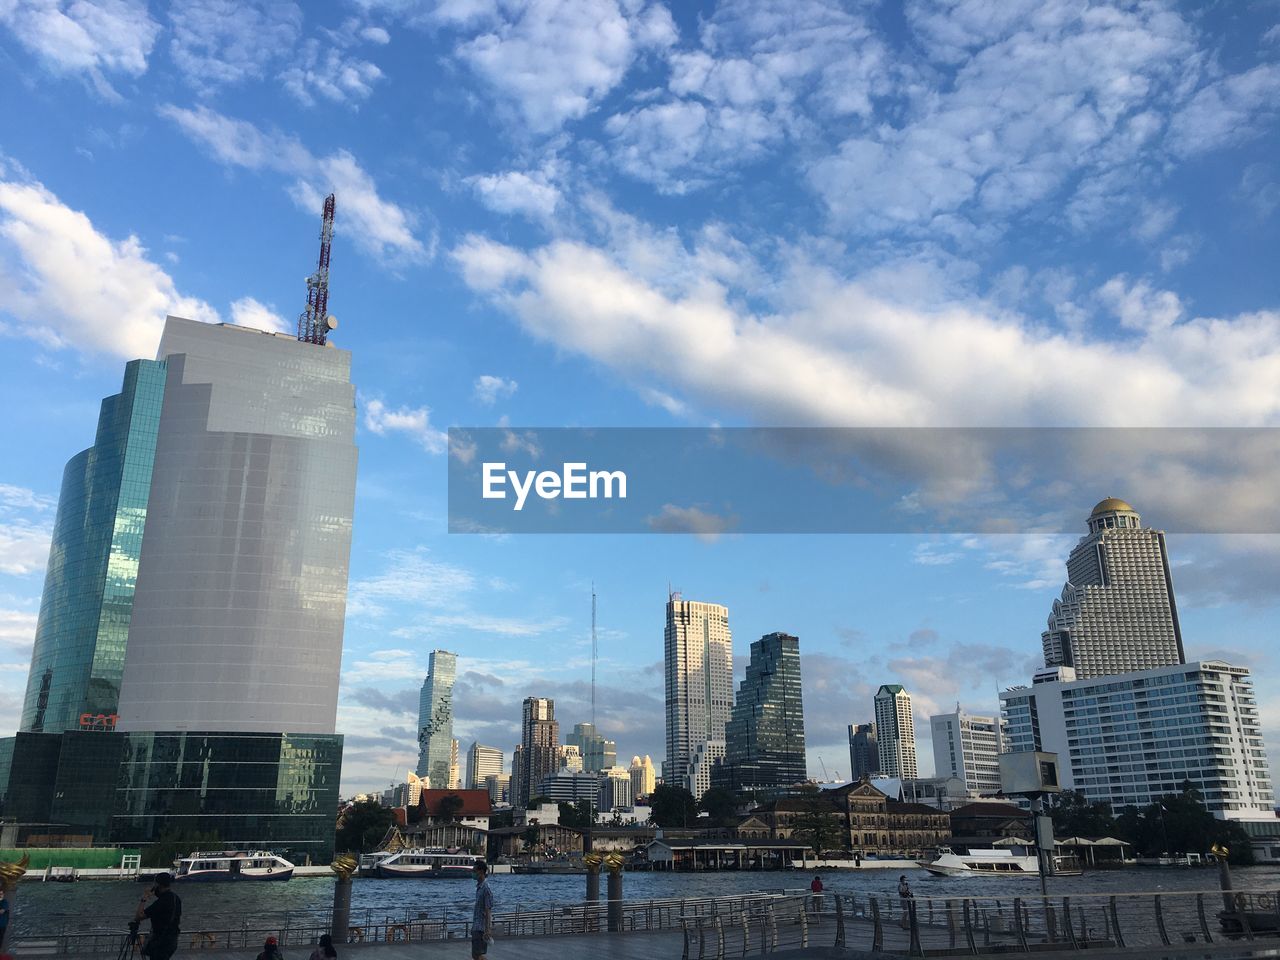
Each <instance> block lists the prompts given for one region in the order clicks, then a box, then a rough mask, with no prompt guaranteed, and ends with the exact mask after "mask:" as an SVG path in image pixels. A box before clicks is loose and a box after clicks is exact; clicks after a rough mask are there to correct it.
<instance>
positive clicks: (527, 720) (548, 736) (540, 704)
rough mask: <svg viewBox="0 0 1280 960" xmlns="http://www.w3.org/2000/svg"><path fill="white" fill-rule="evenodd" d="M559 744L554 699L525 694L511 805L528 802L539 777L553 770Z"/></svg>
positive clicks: (513, 771) (558, 726) (555, 764)
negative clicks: (517, 773) (517, 771)
mask: <svg viewBox="0 0 1280 960" xmlns="http://www.w3.org/2000/svg"><path fill="white" fill-rule="evenodd" d="M559 747H560V724H559V723H557V722H556V704H555V701H554V700H550V699H548V698H546V697H526V698H525V701H524V707H523V714H522V717H521V721H520V752H519V755H518V764H519V778H518V780H517V782H516V784H515V790H516V793H515V796H514V797H513V799H512V806H515V807H523V806H524V805H525V804H527V803H528V802H529V798H530V797H531V796H533V793H532V791H533V790H534V789H536V788H537V786H538V784H539V783H540V782H541V780H542V778H543V777H545V776H547V775H548V774H552V773H555V772H556V770H557V769H558V768H559V762H558V750H559ZM512 773H513V774H514V773H515V769H514V768H513V770H512Z"/></svg>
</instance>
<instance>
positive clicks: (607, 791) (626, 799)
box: [596, 766, 635, 813]
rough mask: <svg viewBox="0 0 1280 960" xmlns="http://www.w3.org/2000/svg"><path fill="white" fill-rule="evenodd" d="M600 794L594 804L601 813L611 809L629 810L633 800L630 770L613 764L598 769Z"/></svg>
mask: <svg viewBox="0 0 1280 960" xmlns="http://www.w3.org/2000/svg"><path fill="white" fill-rule="evenodd" d="M598 776H599V777H600V796H599V800H598V802H597V805H596V809H598V810H599V811H600V812H601V813H608V812H610V811H613V810H630V809H631V807H632V805H633V804H634V802H635V799H634V797H633V795H632V793H631V771H630V770H629V769H628V768H627V767H619V766H613V767H609V768H608V769H606V770H602V771H600V773H599V774H598Z"/></svg>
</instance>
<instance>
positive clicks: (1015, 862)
mask: <svg viewBox="0 0 1280 960" xmlns="http://www.w3.org/2000/svg"><path fill="white" fill-rule="evenodd" d="M920 866H922V867H924V868H925V869H926V870H928V871H929V872H930V873H933V874H937V875H938V876H940V877H969V876H997V877H1038V876H1040V864H1039V863H1038V862H1037V860H1036V858H1035V856H1034V855H1029V856H1028V855H1019V854H1015V853H1014V852H1013V851H1012V850H1007V849H1003V848H996V849H993V850H968V851H966V852H962V853H956V852H955V851H954V850H952V849H951V848H950V847H939V848H938V852H937V856H936V858H935V859H934V860H933V861H932V862H931V863H925V862H924V861H921V862H920Z"/></svg>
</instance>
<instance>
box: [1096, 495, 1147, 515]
mask: <svg viewBox="0 0 1280 960" xmlns="http://www.w3.org/2000/svg"><path fill="white" fill-rule="evenodd" d="M1117 512H1124V513H1137V512H1138V511H1137V510H1135V509H1133V507H1131V506H1129V504H1127V503H1126V502H1125V501H1123V500H1121V499H1120V498H1119V497H1107V498H1106V499H1105V500H1099V501H1098V505H1097V506H1096V507H1094V508H1093V513H1091V514H1089V516H1091V517H1096V516H1098V514H1100V513H1117Z"/></svg>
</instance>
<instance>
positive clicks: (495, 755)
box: [467, 741, 502, 790]
mask: <svg viewBox="0 0 1280 960" xmlns="http://www.w3.org/2000/svg"><path fill="white" fill-rule="evenodd" d="M500 773H502V750H501V749H499V748H498V747H486V746H485V745H484V744H482V743H480V742H478V741H473V742H472V744H471V748H470V749H469V750H467V789H468V790H484V789H485V788H486V784H485V778H486V777H488V776H490V775H491V774H500Z"/></svg>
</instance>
